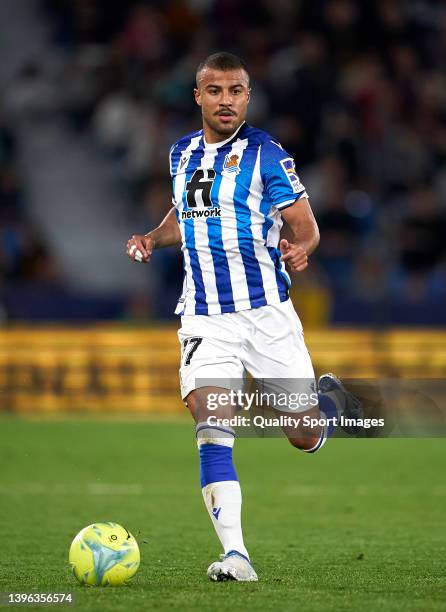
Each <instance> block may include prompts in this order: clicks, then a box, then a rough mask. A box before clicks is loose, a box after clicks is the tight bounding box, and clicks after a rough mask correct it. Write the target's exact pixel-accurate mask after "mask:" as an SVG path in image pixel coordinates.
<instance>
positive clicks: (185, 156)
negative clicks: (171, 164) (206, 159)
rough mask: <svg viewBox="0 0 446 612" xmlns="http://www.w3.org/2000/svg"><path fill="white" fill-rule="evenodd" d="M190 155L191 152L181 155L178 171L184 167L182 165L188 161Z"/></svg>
mask: <svg viewBox="0 0 446 612" xmlns="http://www.w3.org/2000/svg"><path fill="white" fill-rule="evenodd" d="M191 155H192V154H191V153H186V154H184V155H182V156H181V159H180V163H179V165H178V172H179V171H180V170H182V169H183V168H184V166H185V165H186V164H187V162H188V161H189V159H190V156H191Z"/></svg>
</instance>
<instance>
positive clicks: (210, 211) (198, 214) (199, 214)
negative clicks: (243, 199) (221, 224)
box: [181, 208, 221, 219]
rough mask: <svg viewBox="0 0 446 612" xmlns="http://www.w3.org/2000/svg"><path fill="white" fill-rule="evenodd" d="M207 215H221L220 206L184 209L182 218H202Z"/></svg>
mask: <svg viewBox="0 0 446 612" xmlns="http://www.w3.org/2000/svg"><path fill="white" fill-rule="evenodd" d="M203 217H204V218H206V217H221V209H220V208H202V209H201V210H183V211H182V212H181V218H182V219H201V218H203Z"/></svg>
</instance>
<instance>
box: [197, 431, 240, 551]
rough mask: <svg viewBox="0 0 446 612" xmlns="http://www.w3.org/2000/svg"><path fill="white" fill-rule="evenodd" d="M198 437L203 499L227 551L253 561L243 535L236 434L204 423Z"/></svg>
mask: <svg viewBox="0 0 446 612" xmlns="http://www.w3.org/2000/svg"><path fill="white" fill-rule="evenodd" d="M196 436H197V445H198V449H199V451H200V476H201V486H202V489H201V490H202V493H203V499H204V503H205V505H206V508H207V510H208V512H209V516H210V517H211V521H212V524H213V525H214V527H215V531H216V532H217V536H218V538H219V540H220V542H221V543H222V546H223V550H224V552H225V554H226V553H228V552H229V551H230V550H236V551H237V552H239V553H241V554H242V555H245V556H246V557H248V559H249V555H248V551H247V550H246V547H245V544H244V543H243V534H242V524H241V510H242V493H241V489H240V484H239V482H238V480H237V474H236V472H235V469H234V464H233V461H232V448H233V446H234V438H235V432H234V430H233V429H231V428H230V427H228V428H224V427H214V426H210V425H208V424H207V423H205V422H202V423H198V424H197V427H196Z"/></svg>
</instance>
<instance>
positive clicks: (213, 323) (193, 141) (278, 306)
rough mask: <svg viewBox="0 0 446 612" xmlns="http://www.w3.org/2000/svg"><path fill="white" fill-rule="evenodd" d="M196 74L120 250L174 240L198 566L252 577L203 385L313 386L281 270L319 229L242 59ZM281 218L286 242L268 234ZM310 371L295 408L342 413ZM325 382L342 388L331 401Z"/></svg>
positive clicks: (225, 56) (228, 410)
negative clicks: (199, 124)
mask: <svg viewBox="0 0 446 612" xmlns="http://www.w3.org/2000/svg"><path fill="white" fill-rule="evenodd" d="M196 82H197V84H196V89H195V90H194V95H195V101H196V103H197V104H198V106H199V107H200V108H201V113H202V120H203V128H202V129H201V130H199V131H197V132H194V133H192V134H189V135H187V136H184V137H183V138H180V140H178V141H177V142H176V143H175V144H174V145H173V146H172V148H171V150H170V172H171V176H172V183H173V200H172V202H173V207H172V209H171V210H170V212H169V213H168V214H167V215H166V217H165V218H164V220H163V221H162V223H161V224H160V225H159V226H158V227H157V228H156V229H154V230H153V231H150V232H149V233H148V234H145V235H134V236H132V238H130V240H129V241H128V243H127V254H128V256H129V257H130V258H131V259H132V260H133V261H139V262H148V261H149V260H150V257H151V255H152V252H153V250H154V249H159V248H162V247H167V246H171V245H177V244H178V245H179V244H181V245H182V251H183V255H184V267H185V278H184V287H183V292H182V295H181V297H180V299H179V301H178V306H177V309H176V313H177V314H179V315H181V329H180V330H179V332H178V336H179V340H180V342H181V348H182V356H181V366H180V382H181V395H182V398H183V400H184V401H185V403H186V405H187V406H188V408H189V410H190V412H191V414H192V416H193V418H194V419H195V422H196V437H197V443H198V448H199V454H200V476H201V487H202V492H203V498H204V502H205V504H206V507H207V509H208V512H209V515H210V518H211V521H212V523H213V525H214V527H215V530H216V532H217V535H218V537H219V539H220V541H221V544H222V546H223V550H224V554H223V555H222V556H221V559H220V560H219V561H216V562H214V563H212V564H211V565H210V567H209V569H208V576H209V577H210V578H211V579H212V580H229V579H233V580H240V581H254V580H257V574H256V572H255V570H254V568H253V566H252V564H251V561H250V557H249V553H248V551H247V549H246V547H245V544H244V541H243V535H242V527H241V504H242V498H241V490H240V485H239V482H238V479H237V475H236V472H235V469H234V465H233V461H232V447H233V445H234V438H235V433H234V430H233V429H232V428H231V427H228V426H222V425H218V424H215V423H216V422H217V419H218V418H223V417H231V416H233V415H234V413H235V408H234V407H233V406H227V405H224V404H223V402H221V405H218V403H217V408H216V410H213V411H212V413H210V412H209V409H208V406H209V397H210V394H211V393H213V397H215V396H216V395H218V392H221V391H222V389H223V388H230V384H226V383H225V382H224V381H225V380H226V381H234V380H237V379H242V378H243V376H244V373H245V371H247V372H249V373H250V374H251V375H252V377H253V378H254V379H262V380H264V379H268V380H270V381H274V380H278V381H283V380H297V379H299V380H301V381H302V380H305V381H309V388H310V389H313V391H314V390H315V388H316V387H315V382H314V371H313V366H312V363H311V359H310V356H309V354H308V351H307V348H306V346H305V342H304V338H303V332H302V325H301V323H300V320H299V318H298V316H297V314H296V312H295V310H294V308H293V305H292V303H291V300H290V299H289V296H288V290H289V287H290V277H289V275H288V273H287V271H286V268H285V264H287V265H288V266H289V268H290V270H292V271H293V272H302V271H303V270H305V268H306V267H307V266H308V258H309V256H310V255H311V253H312V252H313V251H314V250H315V248H316V247H317V245H318V243H319V231H318V227H317V224H316V221H315V218H314V216H313V213H312V210H311V208H310V205H309V202H308V196H307V192H306V190H305V187H304V186H303V185H302V183H301V181H300V179H299V176H298V174H297V172H296V169H295V165H294V160H293V159H292V158H291V157H290V155H289V154H288V153H287V152H286V151H284V149H283V148H282V146H281V145H280V143H279V142H277V140H276V139H274V138H273V137H272V136H270V135H269V134H267V133H266V132H264V131H263V130H260V129H257V128H254V127H251V126H250V125H248V124H247V123H246V121H245V118H246V114H247V109H248V104H249V99H250V93H251V90H250V85H249V74H248V70H247V67H246V65H245V64H244V62H243V61H242V60H240V59H239V58H238V57H237V56H235V55H233V54H231V53H216V54H214V55H211V56H209V57H208V58H207V59H206V60H205V61H204V62H203V63H201V64H200V65H199V67H198V69H197V74H196ZM282 219H284V220H285V221H286V222H287V223H288V225H289V226H290V228H291V231H292V233H293V236H294V238H293V241H292V242H288V241H287V240H285V239H282V240H280V230H281V228H282V223H283V221H282ZM321 378H322V380H320V381H319V398H318V399H319V405H312V406H310V407H308V405H307V406H303V407H300V408H299V409H298V412H299V416H302V415H309V416H312V417H316V418H318V417H319V416H320V414H321V413H320V411H324V413H325V414H326V415H328V416H329V417H331V416H333V415H337V414H338V413H339V410H340V407H341V409H343V410H344V413H345V412H346V410H347V409H349V410H350V412H349V415H351V414H352V410H351V408H352V401H351V397H350V396H349V394H348V393H346V392H345V389H344V388H343V386H342V383H341V382H340V381H339V380H338V379H337V378H336V377H334V376H332V375H326V376H324V377H321ZM219 380H220V381H222V382H221V383H219V382H218V381H219ZM213 381H216V382H215V383H214V382H213ZM321 387H322V389H323V391H324V393H321ZM332 391H333V392H334V391H341V392H342V395H343V398H344V399H343V400H342V401H343V402H344V403H343V405H342V406H341V403H342V402H341V403H340V402H339V401H337V402H336V401H335V400H334V397H333V395H332V396H330V392H332ZM215 392H217V394H216V393H215ZM344 392H345V393H344ZM316 398H317V396H316ZM353 404H354V402H353ZM356 407H357V406H356V404H354V405H353V411H354V409H355V408H356ZM281 410H282V412H284V413H285V414H286V413H288V414H289V413H291V411H288V412H287V409H286V407H285V408H283V407H282V408H281ZM210 414H212V416H213V419H212V422H211V420H210V419H208V417H209V415H210ZM283 429H284V431H285V434H286V435H287V437H288V439H289V440H290V442H291V444H293V445H294V446H296V447H297V448H299V449H301V450H303V451H305V452H307V453H314V452H316V451H318V450H319V449H320V448H321V447H322V445H323V444H324V442H325V440H326V438H327V428H326V427H320V426H319V427H316V428H312V429H311V430H308V429H304V428H303V427H299V428H296V427H294V426H284V427H283Z"/></svg>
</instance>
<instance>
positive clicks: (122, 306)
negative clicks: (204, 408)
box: [0, 0, 446, 412]
mask: <svg viewBox="0 0 446 612" xmlns="http://www.w3.org/2000/svg"><path fill="white" fill-rule="evenodd" d="M220 49H226V50H231V51H233V52H235V53H238V54H240V55H241V56H242V57H243V58H244V59H245V61H246V62H247V64H248V65H249V67H250V71H251V75H252V86H253V98H252V102H251V106H250V114H249V121H250V122H251V123H253V124H255V125H258V126H259V127H262V128H264V129H266V130H268V131H270V132H271V133H273V134H274V135H275V136H276V137H277V138H278V139H279V140H280V141H281V142H282V143H283V145H284V146H285V147H286V148H287V149H288V151H289V152H290V153H291V154H293V155H294V156H295V159H296V162H297V167H298V169H299V173H300V174H301V176H302V178H303V182H304V183H305V185H306V186H307V188H308V191H309V194H310V200H311V204H312V206H313V209H314V211H315V214H316V216H317V220H318V223H319V226H320V230H321V236H322V241H321V246H320V248H319V249H318V251H317V253H316V255H315V256H314V257H313V258H312V262H311V266H310V268H309V270H308V271H306V272H305V273H304V274H300V275H295V277H294V279H293V280H294V287H293V300H294V303H295V306H296V308H297V310H298V312H299V314H300V316H301V318H302V319H303V323H304V326H305V328H306V331H307V334H306V337H307V342H308V346H309V348H310V351H311V352H312V356H313V359H314V362H315V364H316V367H317V368H318V369H320V370H323V369H328V370H334V371H336V372H337V373H339V374H340V375H344V376H367V377H373V376H383V375H391V376H416V377H418V378H421V377H437V378H440V377H444V372H445V367H446V332H445V331H444V324H445V321H446V250H445V248H444V244H445V238H444V236H445V235H446V77H445V72H444V66H445V65H446V6H445V4H444V2H441V1H440V0H439V1H437V2H436V1H428V0H401V1H399V0H377V1H375V2H368V1H366V0H364V1H359V2H354V1H352V0H244V1H243V2H239V1H236V0H163V1H156V0H154V1H149V0H147V1H141V0H139V1H133V0H127V1H124V0H2V2H1V3H0V52H1V57H2V58H3V61H2V62H1V64H0V84H1V88H0V92H1V93H0V322H1V323H0V324H1V328H0V388H1V389H2V393H1V394H0V408H2V409H3V410H5V411H20V412H22V411H36V410H39V411H40V410H43V411H46V412H57V411H61V410H64V411H83V410H97V409H99V410H102V409H104V410H106V411H120V410H134V411H137V412H145V411H161V412H175V411H177V410H181V409H182V408H181V403H180V402H179V397H178V387H177V385H178V378H177V368H178V365H177V362H178V347H177V340H176V335H175V330H176V327H177V323H176V321H175V318H174V315H173V314H172V313H173V308H174V304H175V301H176V298H177V296H178V293H179V290H180V287H181V282H182V263H181V256H180V253H179V251H178V250H176V249H167V250H163V251H160V252H157V253H156V254H155V256H154V258H153V261H152V263H151V264H150V265H149V266H140V265H134V264H131V262H130V261H129V260H128V259H127V257H126V256H125V252H124V248H125V243H126V240H127V238H128V236H130V235H131V234H133V233H138V232H145V231H147V230H148V229H150V228H151V227H153V226H154V225H156V224H157V223H158V221H159V220H160V219H161V218H162V217H163V216H164V215H165V213H166V212H167V210H168V209H169V207H170V201H171V198H170V181H169V177H168V162H167V155H168V150H169V147H170V145H171V143H172V142H173V141H175V140H176V139H177V138H178V137H179V136H180V135H181V134H183V133H187V132H190V131H193V130H195V129H197V127H198V126H199V125H200V117H199V113H198V109H196V108H195V107H194V102H193V97H192V89H193V86H194V73H195V68H196V65H197V64H198V63H199V61H201V60H202V59H203V57H205V56H206V55H207V54H208V53H211V52H213V51H216V50H220ZM129 396H131V397H132V400H131V401H129ZM183 410H184V409H183Z"/></svg>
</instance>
